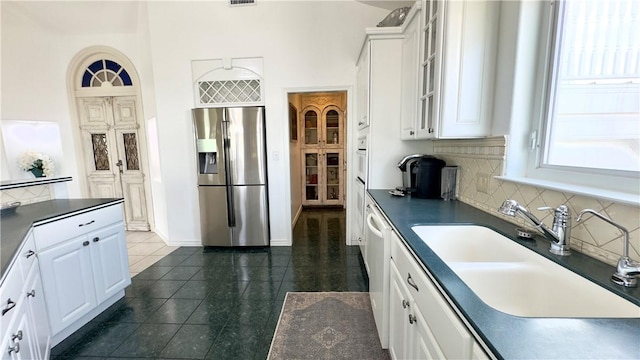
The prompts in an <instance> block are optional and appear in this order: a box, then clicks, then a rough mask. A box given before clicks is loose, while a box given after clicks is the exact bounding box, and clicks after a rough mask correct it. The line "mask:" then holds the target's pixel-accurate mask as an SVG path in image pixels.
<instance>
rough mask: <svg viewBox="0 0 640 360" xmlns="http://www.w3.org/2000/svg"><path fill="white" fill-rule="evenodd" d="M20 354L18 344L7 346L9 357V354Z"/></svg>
mask: <svg viewBox="0 0 640 360" xmlns="http://www.w3.org/2000/svg"><path fill="white" fill-rule="evenodd" d="M19 352H20V344H13V346H9V355H11V353H16V354H17V353H19Z"/></svg>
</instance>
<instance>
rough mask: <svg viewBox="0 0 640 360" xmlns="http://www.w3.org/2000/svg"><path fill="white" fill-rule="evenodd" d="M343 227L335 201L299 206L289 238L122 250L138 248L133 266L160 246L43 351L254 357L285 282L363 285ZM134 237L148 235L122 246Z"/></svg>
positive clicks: (267, 337)
mask: <svg viewBox="0 0 640 360" xmlns="http://www.w3.org/2000/svg"><path fill="white" fill-rule="evenodd" d="M129 235H130V234H128V242H129ZM138 236H139V235H138ZM345 236H346V220H345V212H344V210H326V209H325V210H305V211H303V212H302V214H301V215H300V218H299V219H298V222H297V223H296V226H295V228H294V231H293V238H294V241H293V246H292V247H272V248H253V249H250V248H236V249H228V248H222V249H220V248H217V249H213V248H208V249H203V248H199V247H181V248H177V249H172V251H170V252H169V250H168V249H167V250H162V247H158V248H157V249H155V250H153V252H151V253H150V254H148V255H134V254H131V256H144V257H142V258H134V259H137V261H136V263H140V262H143V261H145V259H147V258H149V259H148V260H146V262H144V263H141V264H140V265H139V266H140V269H141V268H142V267H143V266H144V264H147V263H150V262H152V261H153V260H155V257H157V256H162V255H158V254H157V252H161V251H167V252H168V255H165V256H163V257H162V258H161V259H159V260H157V261H156V262H155V263H153V264H152V265H150V266H148V267H147V268H146V269H144V270H141V271H140V272H139V273H138V274H137V275H136V276H134V277H133V278H132V284H131V286H129V287H128V288H127V289H126V295H125V298H124V299H122V300H120V301H119V302H117V303H116V304H114V305H113V306H112V307H111V308H109V309H108V310H107V311H105V312H104V313H103V314H101V315H99V316H98V317H97V318H96V319H94V320H93V321H91V322H90V323H89V324H87V325H86V326H84V327H83V328H82V329H80V330H79V331H77V332H76V333H74V334H73V335H72V336H70V337H69V338H68V339H66V340H65V341H63V342H62V343H60V344H59V345H58V346H56V347H55V348H53V350H52V356H51V358H52V359H114V358H153V359H176V358H180V359H261V360H263V359H265V358H266V356H267V354H268V352H269V346H270V344H271V339H272V337H273V334H274V332H275V328H276V324H277V322H278V318H279V316H280V310H281V308H282V304H283V301H284V297H285V295H286V293H287V292H288V291H368V278H367V275H366V272H365V270H364V266H363V263H362V258H361V256H360V251H359V248H358V247H357V246H346V245H345ZM137 240H140V241H137ZM142 240H150V238H146V239H142V236H140V238H137V239H136V236H134V241H133V242H129V245H130V248H129V249H136V250H134V251H133V252H138V251H140V252H143V251H142V250H141V249H143V247H142V246H140V245H139V244H140V243H143V242H144V241H142ZM149 243H154V241H149ZM132 244H138V245H132ZM156 246H157V245H152V246H150V248H154V247H156ZM149 251H151V250H149ZM136 263H134V264H132V267H133V266H135V265H136ZM132 271H133V270H132Z"/></svg>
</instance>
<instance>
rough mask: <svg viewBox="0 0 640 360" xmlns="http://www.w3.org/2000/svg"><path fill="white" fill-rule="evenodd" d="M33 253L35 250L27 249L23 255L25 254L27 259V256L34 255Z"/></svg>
mask: <svg viewBox="0 0 640 360" xmlns="http://www.w3.org/2000/svg"><path fill="white" fill-rule="evenodd" d="M35 254H36V252H35V251H33V250H29V251H27V253H26V254H25V256H26V257H27V259H28V258H30V257H32V256H33V255H35Z"/></svg>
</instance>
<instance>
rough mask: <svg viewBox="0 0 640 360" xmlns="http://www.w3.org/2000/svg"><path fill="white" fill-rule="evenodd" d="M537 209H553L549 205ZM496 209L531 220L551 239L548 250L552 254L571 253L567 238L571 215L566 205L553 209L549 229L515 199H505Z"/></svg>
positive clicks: (568, 236)
mask: <svg viewBox="0 0 640 360" xmlns="http://www.w3.org/2000/svg"><path fill="white" fill-rule="evenodd" d="M538 210H554V209H552V208H550V207H541V208H538ZM498 211H499V212H500V213H502V214H504V215H508V216H516V215H517V214H518V213H520V214H522V215H523V216H524V217H525V218H526V219H528V220H529V221H531V222H532V223H533V224H534V225H535V226H536V229H538V230H539V231H540V232H541V233H542V234H543V235H544V236H545V237H546V238H547V239H549V240H550V241H551V246H550V247H549V251H550V252H551V253H552V254H556V255H561V256H568V255H571V251H570V247H569V240H570V234H571V216H570V214H569V208H568V207H567V206H566V205H560V206H558V207H557V208H556V209H555V210H554V215H553V225H552V227H551V229H549V228H548V227H547V226H546V225H545V224H544V223H543V222H542V221H541V220H540V219H538V218H537V217H535V215H533V214H532V213H531V212H529V210H527V209H526V208H525V207H523V206H522V205H520V204H518V202H517V201H515V200H505V201H504V202H503V203H502V205H501V206H500V208H499V209H498Z"/></svg>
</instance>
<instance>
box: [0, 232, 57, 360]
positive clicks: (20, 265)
mask: <svg viewBox="0 0 640 360" xmlns="http://www.w3.org/2000/svg"><path fill="white" fill-rule="evenodd" d="M34 249H35V247H34V240H33V234H32V233H29V234H28V235H27V239H26V240H25V241H24V242H23V245H22V247H21V249H20V250H19V251H18V258H17V259H16V260H17V261H15V262H14V263H13V264H12V265H10V267H9V268H8V269H7V270H6V271H7V273H6V277H5V280H4V281H3V282H2V286H0V301H2V304H1V313H2V315H1V317H0V329H1V331H0V337H1V339H0V341H1V342H0V346H1V350H2V355H1V357H0V358H1V359H3V360H4V359H29V360H33V359H48V358H49V347H50V340H51V332H50V330H49V322H48V320H47V316H46V306H45V303H44V294H43V291H42V282H41V278H40V271H39V267H38V261H37V258H36V256H34V255H35V251H34ZM43 314H44V315H43Z"/></svg>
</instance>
